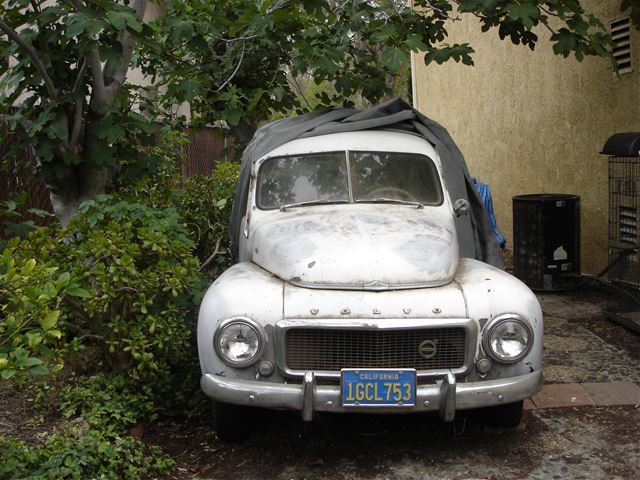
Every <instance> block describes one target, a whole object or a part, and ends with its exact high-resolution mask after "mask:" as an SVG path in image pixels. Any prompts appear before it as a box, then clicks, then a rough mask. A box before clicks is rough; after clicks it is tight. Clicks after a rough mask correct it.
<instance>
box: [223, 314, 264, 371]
mask: <svg viewBox="0 0 640 480" xmlns="http://www.w3.org/2000/svg"><path fill="white" fill-rule="evenodd" d="M213 342H214V346H215V349H216V352H217V353H218V355H219V356H220V357H221V358H222V359H223V360H224V362H225V363H226V364H228V365H230V366H232V367H247V366H249V365H252V364H254V363H255V362H256V361H258V359H259V358H260V354H261V353H262V347H263V339H262V335H261V334H260V329H259V327H258V326H257V325H256V324H255V322H253V320H251V319H249V318H243V317H241V318H232V319H229V320H225V321H224V322H222V324H221V325H220V327H219V328H218V330H217V331H216V334H215V337H214V339H213Z"/></svg>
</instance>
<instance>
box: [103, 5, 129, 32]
mask: <svg viewBox="0 0 640 480" xmlns="http://www.w3.org/2000/svg"><path fill="white" fill-rule="evenodd" d="M127 18H128V14H126V13H123V12H116V11H115V10H110V11H108V12H107V19H108V20H109V22H110V23H111V25H113V26H114V27H115V28H117V29H118V30H123V29H124V28H125V27H126V26H127Z"/></svg>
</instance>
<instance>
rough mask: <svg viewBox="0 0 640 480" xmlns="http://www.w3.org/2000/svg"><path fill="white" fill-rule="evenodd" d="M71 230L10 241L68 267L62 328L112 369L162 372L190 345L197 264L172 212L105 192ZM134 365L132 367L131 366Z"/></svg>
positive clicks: (21, 252) (22, 251) (23, 252)
mask: <svg viewBox="0 0 640 480" xmlns="http://www.w3.org/2000/svg"><path fill="white" fill-rule="evenodd" d="M80 210H81V212H80V215H77V216H76V217H75V218H74V219H73V220H72V222H71V223H70V224H69V226H68V227H67V228H65V229H62V230H61V229H59V228H57V227H51V228H48V229H38V230H36V231H35V232H33V233H32V234H30V235H29V236H28V238H27V239H26V240H24V241H17V242H14V243H13V244H12V243H10V245H11V248H12V251H13V252H15V254H16V255H17V256H18V257H25V256H26V258H37V259H38V260H39V261H40V262H42V263H43V264H44V265H47V266H50V268H58V267H59V266H62V265H64V266H65V267H66V268H67V269H68V270H69V271H70V275H71V278H73V282H74V289H73V291H72V292H71V293H72V294H70V293H69V292H62V294H61V298H62V300H63V301H62V302H61V303H60V308H61V309H62V310H63V317H64V320H65V321H64V322H63V324H62V330H63V331H64V332H65V333H66V334H67V338H68V339H72V340H73V341H75V342H76V343H80V344H87V343H93V344H95V345H97V346H99V347H100V348H101V350H102V353H103V356H102V357H103V359H104V360H106V361H107V365H106V367H107V369H108V370H113V371H125V370H129V374H130V375H134V376H135V375H137V373H136V371H143V370H160V369H162V368H165V367H166V363H167V360H168V359H171V360H172V359H175V358H180V357H181V356H183V355H184V352H185V351H187V350H188V344H189V337H190V325H189V323H188V317H187V314H188V312H190V311H191V310H192V308H193V303H194V302H193V298H194V291H193V290H194V285H196V284H197V279H198V275H199V274H198V261H197V259H196V258H195V257H194V256H193V255H192V253H191V250H192V248H193V242H192V241H191V240H190V239H189V238H188V234H187V231H186V230H185V229H184V227H183V226H182V222H181V221H180V218H179V216H178V214H177V213H176V211H175V210H174V209H154V208H150V207H148V206H145V205H142V204H139V203H128V202H125V201H118V200H116V199H115V198H113V197H109V196H101V197H98V198H96V199H95V200H93V201H89V202H85V203H84V204H83V205H82V206H81V207H80ZM132 367H134V369H133V370H131V369H132Z"/></svg>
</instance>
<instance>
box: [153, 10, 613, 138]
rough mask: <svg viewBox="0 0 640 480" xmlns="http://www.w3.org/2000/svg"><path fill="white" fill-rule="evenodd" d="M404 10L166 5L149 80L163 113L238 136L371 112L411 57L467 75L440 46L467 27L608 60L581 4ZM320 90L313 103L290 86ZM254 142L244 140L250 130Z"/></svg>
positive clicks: (460, 54) (597, 28) (598, 29)
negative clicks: (158, 77) (165, 108)
mask: <svg viewBox="0 0 640 480" xmlns="http://www.w3.org/2000/svg"><path fill="white" fill-rule="evenodd" d="M413 4H414V5H415V7H416V9H412V8H411V7H410V6H409V5H408V4H407V2H406V1H404V0H376V1H364V0H359V1H350V2H334V1H330V0H313V1H308V2H282V1H274V0H264V1H262V2H243V1H240V0H236V1H230V2H215V3H214V5H211V4H210V3H206V2H205V3H202V2H200V3H198V2H190V1H186V0H173V1H171V2H168V3H167V15H165V16H163V17H161V18H160V19H158V20H157V21H156V22H155V23H154V24H153V25H152V28H153V30H154V33H155V40H156V41H157V44H160V45H162V48H161V49H157V50H154V49H145V55H146V56H145V59H147V60H148V61H147V62H145V66H146V68H147V71H148V72H149V73H161V74H162V78H163V79H164V82H165V84H166V86H167V93H166V96H165V97H164V101H165V102H167V103H168V104H174V103H176V102H180V101H184V100H187V101H189V102H190V104H191V107H192V112H193V114H194V119H195V120H200V121H202V122H208V123H212V122H214V121H216V120H224V121H226V122H227V123H228V124H229V125H231V126H237V127H238V128H237V129H236V131H240V130H242V129H243V127H246V126H247V125H249V126H252V127H255V125H257V123H258V122H259V121H260V120H262V119H265V118H267V117H269V116H272V115H274V114H275V115H276V116H277V115H278V114H281V113H283V112H290V111H291V110H298V111H302V110H306V109H309V108H313V107H315V106H316V105H320V106H336V105H338V106H339V105H343V106H347V107H348V106H351V105H353V101H352V98H353V97H354V96H360V97H362V98H364V99H366V100H367V101H369V102H377V101H378V100H380V99H381V98H383V97H385V96H386V95H389V94H390V93H391V91H392V90H393V87H394V84H393V82H392V81H390V80H391V79H393V78H394V77H395V76H397V75H398V74H400V73H401V72H402V70H403V69H406V67H407V65H408V61H409V56H408V52H410V51H414V52H418V51H422V52H425V57H424V58H425V62H426V63H427V64H429V63H431V62H436V63H443V62H446V61H449V60H453V61H456V62H462V63H464V64H466V65H472V64H473V58H472V54H473V48H472V46H471V45H469V44H468V43H464V42H463V43H459V44H455V43H454V44H450V43H447V41H446V40H447V35H448V33H447V29H448V28H449V25H450V24H452V23H453V22H455V21H457V20H460V19H462V18H463V17H465V16H469V15H473V16H475V17H477V18H479V20H480V23H481V25H482V29H483V31H489V30H497V33H498V35H499V36H500V38H502V39H509V40H510V41H511V42H513V43H515V44H523V45H526V46H528V47H530V48H534V46H535V44H536V43H537V41H538V35H537V33H535V30H536V27H538V26H540V25H543V26H545V27H546V28H547V29H548V30H549V35H550V38H551V41H552V43H553V49H554V52H555V53H556V54H559V55H563V56H565V57H566V56H569V55H571V54H573V55H575V57H576V58H577V59H578V60H581V59H582V58H583V57H584V56H585V55H607V48H606V47H607V45H608V43H607V41H608V37H607V35H606V34H605V32H604V29H603V26H602V25H601V23H600V22H599V21H598V19H597V18H595V17H594V16H592V15H590V14H588V13H586V12H585V11H584V9H583V8H582V6H581V5H580V3H579V2H578V1H569V2H567V1H564V0H548V1H539V0H456V1H453V0H429V1H427V0H415V1H414V2H413ZM307 77H308V78H313V79H314V81H315V82H316V83H318V84H322V83H324V82H329V83H330V84H331V85H332V87H333V88H330V89H326V88H323V89H321V90H320V91H318V92H316V93H315V96H316V98H315V99H311V100H310V99H306V98H304V97H301V96H300V95H299V94H300V92H301V90H300V89H299V88H298V87H299V85H297V83H298V79H300V78H307ZM250 130H251V129H250Z"/></svg>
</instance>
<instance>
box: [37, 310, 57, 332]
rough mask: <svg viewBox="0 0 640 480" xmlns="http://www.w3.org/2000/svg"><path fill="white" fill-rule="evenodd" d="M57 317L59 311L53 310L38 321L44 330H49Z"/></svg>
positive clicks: (54, 324)
mask: <svg viewBox="0 0 640 480" xmlns="http://www.w3.org/2000/svg"><path fill="white" fill-rule="evenodd" d="M58 318H60V311H59V310H53V311H51V312H49V313H47V315H46V316H45V317H44V318H43V319H42V320H41V321H40V325H42V328H43V329H44V330H45V331H46V330H51V329H52V328H53V327H55V326H56V324H57V323H58Z"/></svg>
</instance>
